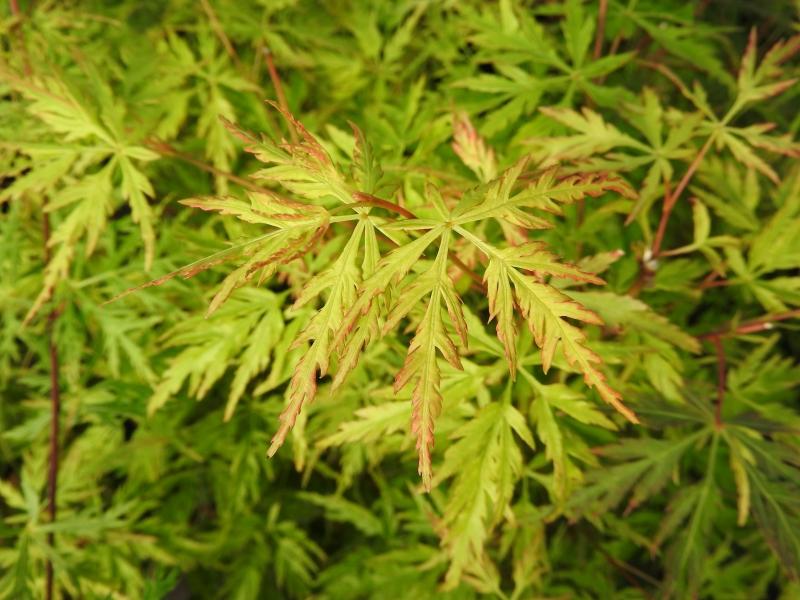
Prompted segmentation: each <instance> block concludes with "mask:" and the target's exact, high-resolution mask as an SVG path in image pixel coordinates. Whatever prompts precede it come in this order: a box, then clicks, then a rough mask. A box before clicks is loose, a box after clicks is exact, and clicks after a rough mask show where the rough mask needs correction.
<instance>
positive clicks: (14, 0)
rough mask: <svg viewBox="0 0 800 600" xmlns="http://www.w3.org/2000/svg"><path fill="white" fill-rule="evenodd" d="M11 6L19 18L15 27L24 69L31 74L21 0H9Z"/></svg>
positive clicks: (15, 15)
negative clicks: (20, 5)
mask: <svg viewBox="0 0 800 600" xmlns="http://www.w3.org/2000/svg"><path fill="white" fill-rule="evenodd" d="M9 5H10V7H11V14H12V16H13V17H14V18H15V19H16V20H17V22H16V23H14V29H15V30H16V34H17V41H18V42H19V51H20V56H21V57H22V70H23V71H24V73H25V75H30V74H31V72H32V71H31V63H30V60H29V59H28V51H27V49H26V47H25V32H24V31H23V30H22V12H21V11H20V9H19V0H9Z"/></svg>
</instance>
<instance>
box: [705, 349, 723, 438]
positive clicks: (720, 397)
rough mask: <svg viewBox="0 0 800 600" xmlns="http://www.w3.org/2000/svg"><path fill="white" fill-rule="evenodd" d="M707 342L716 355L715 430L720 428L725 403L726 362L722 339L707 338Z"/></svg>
mask: <svg viewBox="0 0 800 600" xmlns="http://www.w3.org/2000/svg"><path fill="white" fill-rule="evenodd" d="M709 341H710V342H711V343H712V344H713V345H714V350H716V353H717V401H716V403H715V406H714V423H715V424H716V426H717V428H718V429H719V428H721V427H722V403H723V402H724V401H725V379H726V370H727V367H726V362H725V348H723V346H722V338H721V337H720V336H718V335H715V336H714V337H711V338H709Z"/></svg>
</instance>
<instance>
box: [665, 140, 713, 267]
mask: <svg viewBox="0 0 800 600" xmlns="http://www.w3.org/2000/svg"><path fill="white" fill-rule="evenodd" d="M713 141H714V138H713V137H709V138H708V139H707V140H706V143H705V144H703V147H702V148H701V149H700V152H698V153H697V156H695V157H694V160H693V161H692V162H691V164H690V165H689V168H688V169H686V173H684V174H683V178H682V179H681V181H680V183H679V184H678V187H676V188H675V190H674V191H673V192H672V193H669V192H668V193H667V195H666V196H665V198H664V209H663V211H662V212H661V221H659V223H658V231H657V232H656V237H655V239H654V240H653V248H652V252H653V257H656V256H658V254H659V252H660V251H661V242H662V241H663V240H664V233H665V232H666V230H667V223H668V222H669V218H670V215H672V209H673V208H674V207H675V203H676V202H678V198H680V196H681V194H682V193H683V190H685V189H686V186H687V185H689V181H691V179H692V176H693V175H694V173H695V171H697V169H698V167H699V166H700V163H701V162H702V161H703V158H704V157H705V155H706V153H707V152H708V149H709V148H711V144H712V142H713Z"/></svg>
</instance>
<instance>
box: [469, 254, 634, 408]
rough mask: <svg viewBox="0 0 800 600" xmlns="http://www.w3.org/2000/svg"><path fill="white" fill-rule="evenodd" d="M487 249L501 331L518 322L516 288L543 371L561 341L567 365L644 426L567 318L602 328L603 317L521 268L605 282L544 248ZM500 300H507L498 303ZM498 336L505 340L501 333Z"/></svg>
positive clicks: (491, 289) (489, 277)
mask: <svg viewBox="0 0 800 600" xmlns="http://www.w3.org/2000/svg"><path fill="white" fill-rule="evenodd" d="M482 249H484V251H485V252H486V254H487V256H488V257H489V267H488V268H487V271H486V272H487V281H488V284H489V285H488V288H489V295H490V296H489V297H490V305H491V306H493V307H494V308H493V314H497V315H498V323H501V322H502V323H503V324H502V326H501V331H502V332H503V333H505V331H506V330H507V327H508V325H507V323H508V322H509V321H510V320H511V319H513V317H512V315H511V310H512V308H513V306H512V303H511V301H510V290H511V289H512V288H513V294H514V300H515V302H516V304H517V306H518V307H519V311H520V313H521V315H522V317H523V318H524V319H525V321H526V323H527V324H528V327H529V329H530V330H531V333H532V334H533V335H534V339H535V341H536V344H537V345H538V346H539V347H540V348H541V349H542V367H543V368H544V370H545V372H547V370H548V369H549V368H550V365H551V364H552V361H553V355H554V354H555V350H556V346H557V345H558V343H559V342H561V345H562V350H563V352H564V357H565V358H566V359H567V362H568V363H569V364H570V365H574V366H576V367H577V368H578V369H579V370H580V371H581V372H582V373H583V376H584V380H585V381H586V383H587V384H588V385H589V386H590V387H593V388H595V389H596V390H597V391H598V393H599V394H600V396H601V398H603V400H605V401H606V402H608V403H609V404H611V405H612V406H614V408H616V409H617V410H618V411H619V412H620V413H622V414H623V415H624V416H625V417H626V418H627V419H629V420H630V421H633V422H634V423H635V422H638V419H637V418H636V416H635V415H634V414H633V413H632V412H631V411H630V410H629V409H628V408H626V407H625V406H624V405H623V404H622V402H621V400H620V399H621V396H620V394H619V393H618V392H616V391H615V390H613V389H612V388H611V387H610V386H609V385H608V383H607V382H606V379H605V376H604V375H603V374H602V373H601V372H600V371H599V370H598V369H597V368H596V367H595V364H597V363H599V362H600V358H599V357H598V356H597V355H596V354H595V353H594V352H592V351H591V350H589V348H588V347H587V346H586V336H585V334H584V333H583V332H582V331H581V330H580V329H578V328H577V327H575V326H574V325H572V324H571V323H569V322H568V321H566V320H565V318H569V319H575V320H578V321H583V322H585V323H593V324H601V323H602V321H600V318H599V317H598V316H597V315H596V314H595V313H593V312H591V311H589V310H587V309H585V308H584V307H582V306H581V305H580V304H578V303H577V302H575V301H573V300H572V299H571V298H569V296H566V295H565V294H563V293H562V292H560V291H558V290H557V289H556V288H554V287H552V286H549V285H547V284H545V283H541V282H540V281H539V280H538V279H537V278H536V277H534V276H530V275H525V274H523V273H521V272H520V270H519V269H520V267H521V268H524V269H526V270H531V271H534V272H539V273H548V274H552V275H554V276H556V277H571V278H573V279H583V280H585V281H589V282H600V281H601V280H599V279H597V278H596V277H595V276H593V275H591V274H588V273H583V272H581V271H580V270H578V269H577V268H575V267H572V266H570V265H561V264H559V263H556V262H555V261H554V260H553V259H554V257H553V255H552V254H550V253H548V252H543V251H542V250H541V247H540V246H536V247H534V248H532V249H526V248H524V247H523V250H522V254H521V253H520V250H519V248H509V249H506V250H503V251H498V250H494V249H491V248H490V247H488V246H486V245H485V244H484V245H483V248H482ZM531 250H532V251H533V252H532V253H530V252H531ZM528 253H530V254H528ZM526 254H527V255H526ZM503 294H505V296H504V295H503ZM498 297H499V298H501V300H502V302H499V301H498ZM498 335H499V337H501V340H502V339H503V338H502V336H501V335H500V332H498ZM504 344H505V342H504ZM506 355H507V356H509V357H510V359H511V360H510V365H511V366H512V369H513V364H514V363H513V356H514V355H513V353H512V352H510V351H509V350H508V347H507V345H506Z"/></svg>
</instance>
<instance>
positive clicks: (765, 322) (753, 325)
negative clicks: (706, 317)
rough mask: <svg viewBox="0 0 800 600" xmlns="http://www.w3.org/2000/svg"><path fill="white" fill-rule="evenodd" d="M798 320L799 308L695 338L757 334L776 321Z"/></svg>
mask: <svg viewBox="0 0 800 600" xmlns="http://www.w3.org/2000/svg"><path fill="white" fill-rule="evenodd" d="M797 318H800V308H796V309H794V310H789V311H786V312H782V313H775V314H772V315H764V316H763V317H759V318H758V319H753V320H751V321H745V322H744V323H742V324H740V325H738V326H736V327H734V328H733V329H731V327H725V328H723V329H718V330H716V331H711V332H709V333H702V334H700V335H698V336H696V337H697V339H699V340H710V339H713V338H723V337H733V336H737V335H746V334H748V333H759V332H761V331H766V330H768V329H772V328H773V327H774V325H773V323H777V322H778V321H788V320H789V319H797Z"/></svg>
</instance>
